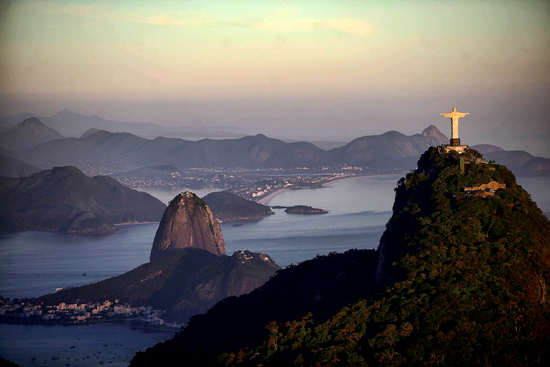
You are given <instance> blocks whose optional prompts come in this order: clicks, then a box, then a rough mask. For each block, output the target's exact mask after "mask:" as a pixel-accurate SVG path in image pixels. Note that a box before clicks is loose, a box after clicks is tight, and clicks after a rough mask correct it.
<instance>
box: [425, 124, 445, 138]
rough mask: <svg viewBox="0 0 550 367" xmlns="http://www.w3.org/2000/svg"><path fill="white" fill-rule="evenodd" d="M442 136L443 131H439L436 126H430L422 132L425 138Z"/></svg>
mask: <svg viewBox="0 0 550 367" xmlns="http://www.w3.org/2000/svg"><path fill="white" fill-rule="evenodd" d="M440 134H441V131H439V129H438V128H437V127H435V126H434V125H430V126H428V127H427V128H425V129H424V131H422V135H424V136H434V135H440Z"/></svg>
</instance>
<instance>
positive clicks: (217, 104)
mask: <svg viewBox="0 0 550 367" xmlns="http://www.w3.org/2000/svg"><path fill="white" fill-rule="evenodd" d="M0 96H1V98H0V99H1V101H0V117H3V116H6V115H11V114H17V113H23V112H33V113H36V114H38V115H44V116H49V115H53V114H55V113H56V112H59V111H60V110H62V109H64V108H67V109H71V110H73V111H75V112H78V113H82V114H85V115H98V116H100V117H103V118H106V119H110V120H116V121H131V122H156V123H159V124H163V125H167V126H178V125H188V126H196V127H200V126H202V127H205V128H208V127H211V126H232V127H235V128H236V129H238V130H240V131H242V132H243V133H247V134H255V133H264V134H266V135H268V136H272V137H278V138H284V139H293V140H314V141H315V140H317V141H318V140H335V141H349V140H351V139H353V138H355V137H359V136H364V135H374V134H380V133H383V132H385V131H388V130H397V131H400V132H402V133H404V134H407V135H411V134H414V133H419V132H421V131H422V130H423V129H424V128H426V127H427V126H429V125H435V126H436V127H437V128H438V129H439V130H441V131H442V132H443V133H444V134H445V135H447V136H449V137H450V123H449V121H448V119H445V118H442V117H441V116H440V115H439V114H440V113H441V112H445V111H450V110H451V109H452V107H456V108H457V109H458V110H464V111H468V112H470V114H469V115H468V116H467V117H465V118H464V119H461V121H460V137H461V140H462V142H463V143H464V144H469V145H475V144H482V143H487V144H494V145H499V146H501V147H502V148H504V149H507V150H512V149H523V150H526V151H529V152H530V153H532V154H535V155H542V156H545V157H550V124H549V123H548V119H549V118H548V116H550V106H549V105H550V104H549V103H548V101H549V100H550V2H546V1H506V0H504V1H437V2H435V1H422V2H414V1H345V0H341V1H284V0H278V1H246V0H243V1H155V2H150V1H101V0H98V1H85V0H81V1H78V0H75V1H61V0H59V1H56V0H52V1H39V0H18V1H1V2H0Z"/></svg>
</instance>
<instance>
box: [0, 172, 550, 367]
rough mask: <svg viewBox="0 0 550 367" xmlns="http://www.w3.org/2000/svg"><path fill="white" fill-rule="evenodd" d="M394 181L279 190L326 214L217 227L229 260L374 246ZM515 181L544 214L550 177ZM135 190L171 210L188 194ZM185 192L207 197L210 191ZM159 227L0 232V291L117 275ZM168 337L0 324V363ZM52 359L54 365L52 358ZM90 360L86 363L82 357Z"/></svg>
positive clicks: (110, 353) (139, 260) (279, 213)
mask: <svg viewBox="0 0 550 367" xmlns="http://www.w3.org/2000/svg"><path fill="white" fill-rule="evenodd" d="M399 178H400V176H398V175H391V176H372V177H357V178H351V179H346V180H342V181H339V182H334V183H332V184H331V185H330V187H328V188H324V189H307V190H293V191H285V192H283V193H281V194H279V195H277V196H276V197H275V198H273V199H272V200H271V202H270V205H272V206H276V205H281V206H289V205H310V206H313V207H316V208H322V209H325V210H328V211H329V213H328V214H324V215H313V216H311V215H298V214H286V213H284V211H283V210H282V209H276V210H274V212H275V215H272V216H269V217H266V218H265V219H264V220H262V221H259V222H255V223H242V224H243V226H238V227H234V226H233V225H234V224H235V223H231V224H223V225H222V227H221V228H222V232H223V235H224V239H225V243H226V251H227V253H228V254H232V253H233V252H234V251H236V250H245V249H247V250H251V251H254V252H262V253H267V254H269V255H270V256H271V257H272V258H273V259H274V260H275V261H276V262H277V263H278V264H279V265H280V266H282V267H285V266H287V265H289V264H291V263H294V264H296V263H299V262H301V261H304V260H307V259H310V258H312V257H314V256H315V255H317V254H327V253H329V252H331V251H337V252H342V251H346V250H348V249H351V248H364V249H368V248H376V247H377V246H378V241H379V239H380V236H381V234H382V232H383V230H384V226H385V223H386V222H387V220H388V219H389V217H390V215H391V207H392V204H393V200H394V191H393V190H394V188H395V186H396V183H397V181H398V179H399ZM518 182H519V183H520V184H521V185H522V186H523V187H524V188H525V189H526V190H527V191H529V192H530V193H531V196H532V197H533V199H534V200H535V201H536V202H537V203H538V205H539V207H540V208H541V209H542V210H543V211H544V212H545V214H546V215H547V216H548V215H549V213H550V178H545V177H531V178H519V179H518ZM140 190H142V191H146V192H149V193H150V194H152V195H153V196H156V197H157V198H159V199H160V200H161V201H163V202H164V203H167V202H168V201H169V200H171V199H172V198H173V197H174V196H176V195H177V194H178V193H179V192H181V191H186V190H187V189H186V188H183V187H169V188H140ZM190 191H193V192H195V193H196V194H197V195H198V196H200V197H203V196H205V195H207V194H208V193H209V192H212V191H216V190H213V189H203V190H190ZM157 227H158V224H156V223H151V224H136V225H123V226H119V227H118V229H119V231H118V232H117V233H115V234H113V235H110V236H75V235H60V234H56V233H46V232H21V233H11V234H5V233H3V234H0V294H1V295H2V296H4V297H9V298H16V297H36V296H40V295H43V294H46V293H51V292H54V291H55V288H58V287H73V286H79V285H84V284H89V283H94V282H97V281H100V280H102V279H106V278H109V277H113V276H116V275H120V274H122V273H124V272H126V271H128V270H131V269H133V268H135V267H137V266H139V265H141V264H143V263H146V262H148V261H149V253H150V250H151V245H152V242H153V238H154V235H155V232H156V230H157ZM83 274H86V275H85V276H84V275H83ZM171 335H172V334H170V333H153V334H151V333H144V332H143V331H139V330H132V329H130V327H129V326H128V325H126V324H113V323H109V324H95V325H91V326H61V325H57V326H46V325H27V326H24V325H9V324H0V356H1V357H4V358H7V359H10V360H12V361H14V362H16V363H19V364H22V365H37V364H42V363H43V361H44V360H47V363H45V365H50V366H53V365H59V366H65V365H66V364H70V365H71V366H85V365H91V364H99V362H100V361H104V362H105V364H108V363H109V362H112V363H111V364H110V365H118V366H121V365H127V363H128V362H127V359H126V360H125V358H127V356H128V355H131V354H133V353H134V351H135V350H139V349H143V348H146V347H149V346H152V345H154V344H156V343H157V342H159V341H161V340H164V339H166V338H168V337H170V336H171ZM104 344H107V346H104ZM120 344H123V346H120ZM70 346H75V348H70ZM98 352H101V353H98ZM115 353H116V354H115ZM124 353H126V354H124ZM52 356H56V357H57V356H58V357H60V358H59V360H52V359H51V357H52ZM86 356H89V357H90V358H84V359H83V357H86ZM31 358H36V362H34V363H32V364H31V360H30V359H31ZM67 358H71V359H67ZM102 358H103V359H102ZM76 359H79V361H76Z"/></svg>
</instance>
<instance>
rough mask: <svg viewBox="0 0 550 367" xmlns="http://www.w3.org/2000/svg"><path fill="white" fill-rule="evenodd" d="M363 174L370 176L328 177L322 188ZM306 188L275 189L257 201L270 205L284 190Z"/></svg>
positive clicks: (301, 188)
mask: <svg viewBox="0 0 550 367" xmlns="http://www.w3.org/2000/svg"><path fill="white" fill-rule="evenodd" d="M363 176H368V175H350V176H344V177H335V178H333V179H328V180H327V182H325V183H323V184H322V186H321V188H325V187H327V186H328V185H330V184H332V183H335V182H339V181H343V180H347V179H350V178H356V177H363ZM311 188H314V189H318V188H319V187H311ZM304 189H310V187H300V188H283V189H277V190H275V191H273V192H272V193H270V194H269V195H267V196H265V197H263V198H261V199H260V200H258V201H257V203H258V204H262V205H267V206H269V203H270V202H271V200H272V199H273V198H274V197H275V196H277V195H279V194H280V193H282V192H285V191H289V190H304Z"/></svg>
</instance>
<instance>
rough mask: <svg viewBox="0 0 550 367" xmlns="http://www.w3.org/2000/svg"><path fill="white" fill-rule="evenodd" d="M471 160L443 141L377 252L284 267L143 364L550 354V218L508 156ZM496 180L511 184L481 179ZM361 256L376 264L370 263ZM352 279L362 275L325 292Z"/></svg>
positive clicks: (500, 361)
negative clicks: (463, 166)
mask: <svg viewBox="0 0 550 367" xmlns="http://www.w3.org/2000/svg"><path fill="white" fill-rule="evenodd" d="M465 157H466V158H467V159H470V160H472V161H474V162H475V161H476V158H481V155H480V154H479V153H478V152H476V151H474V150H469V151H468V152H467V153H466V154H465ZM458 162H459V160H458V157H457V153H456V152H446V151H445V150H444V149H441V148H439V149H438V148H430V149H429V150H428V151H427V152H425V153H424V154H423V155H422V156H421V158H420V160H419V161H418V169H416V170H415V171H412V172H411V173H409V174H408V175H407V176H406V177H404V178H403V179H401V180H400V181H399V183H398V186H397V188H396V199H395V203H394V206H393V215H392V217H391V218H390V220H389V221H388V224H387V228H386V231H385V233H384V235H383V237H382V239H381V242H380V246H379V249H378V250H377V252H376V253H375V259H374V261H372V260H367V258H369V257H368V256H367V258H365V257H363V255H362V254H365V253H366V252H363V251H359V252H350V253H346V254H344V255H331V256H328V257H320V258H316V259H313V260H310V261H306V262H304V263H302V264H299V265H297V266H295V267H290V268H288V269H285V270H282V271H280V272H279V273H278V274H277V275H276V276H275V277H274V278H273V279H271V280H270V281H269V282H267V283H266V284H265V285H264V286H263V287H262V288H261V289H259V290H256V291H254V292H252V293H251V294H249V295H246V296H242V297H239V298H229V299H227V300H224V301H223V302H220V303H219V304H217V305H216V306H215V307H213V308H212V309H211V310H210V311H209V312H207V313H206V314H205V315H203V316H200V317H197V318H195V319H193V320H191V322H190V324H189V326H188V328H186V329H185V330H184V331H183V332H182V333H180V334H178V335H177V336H176V337H175V338H174V339H173V340H171V341H169V342H166V343H163V344H159V345H157V346H155V347H153V348H151V349H149V350H147V351H146V352H142V353H138V354H137V355H136V357H135V358H134V359H133V361H132V366H154V365H163V366H175V365H185V366H237V365H243V366H245V365H250V364H253V365H262V366H314V365H323V366H379V365H391V366H398V365H407V366H409V365H419V366H424V365H430V366H431V365H446V366H464V365H468V366H481V365H484V366H486V365H492V366H497V365H499V366H500V365H510V366H534V365H537V366H538V365H547V364H548V363H550V307H549V304H548V301H549V300H550V299H549V294H548V290H547V286H546V285H547V284H548V282H549V281H550V260H549V259H550V222H549V221H548V219H547V218H546V217H545V216H544V215H543V214H542V212H541V211H540V209H539V208H537V206H536V204H535V203H534V202H533V201H532V200H531V199H530V196H529V194H528V193H527V192H525V190H523V189H522V187H521V186H519V185H518V184H517V183H516V180H515V177H514V175H513V174H512V173H511V172H510V171H509V170H508V169H507V168H506V167H505V166H502V165H498V164H482V163H474V164H472V165H471V166H470V167H469V169H468V170H467V171H466V172H462V171H461V170H460V167H459V165H458ZM490 182H494V184H492V186H494V187H496V186H495V185H496V184H498V185H497V186H499V187H500V188H499V189H498V190H496V191H492V190H475V189H474V188H477V187H481V185H484V184H488V183H490ZM504 185H505V187H504ZM465 188H467V189H466V190H465ZM346 256H348V257H346ZM376 258H377V259H376ZM354 261H356V262H357V263H361V262H364V261H372V262H370V265H368V264H365V263H361V269H362V271H364V273H356V272H354V271H353V269H354V264H355V263H354ZM329 262H331V264H330V265H329V264H328V263H329ZM374 267H376V268H377V270H376V271H373V268H374ZM332 269H342V270H340V273H337V274H336V271H338V270H336V271H335V272H332V271H331V270H332ZM367 269H369V270H367ZM309 279H318V283H315V285H314V286H310V285H308V280H309ZM339 282H346V284H348V285H350V286H346V287H342V288H340V287H337V286H335V287H334V288H332V289H333V292H330V293H328V294H323V293H322V291H321V289H328V288H331V287H332V286H334V285H336V284H338V283H339ZM293 285H294V286H295V287H297V288H290V289H294V290H295V291H294V292H292V291H290V292H289V291H288V288H287V287H292V286H293ZM301 287H303V288H301ZM349 289H353V292H352V294H353V296H352V298H353V299H349V298H347V297H346V292H347V291H349ZM375 290H376V291H377V292H378V293H376V294H374V293H375ZM300 295H301V296H300ZM340 297H344V299H345V300H344V304H338V300H339V299H340ZM312 299H313V300H314V302H311V300H312ZM269 302H274V303H275V305H274V306H273V307H266V309H265V311H264V310H263V308H262V307H264V306H263V305H264V304H269ZM317 302H319V303H317ZM324 302H328V303H332V305H333V306H334V307H333V308H330V307H323V306H318V305H324V304H325V303H324ZM257 304H260V305H262V307H259V308H255V309H254V308H253V307H255V306H256V305H257ZM253 309H254V310H255V311H256V312H251V314H252V316H248V315H247V313H246V312H244V311H243V310H253ZM236 325H246V327H245V328H244V329H242V328H241V327H236ZM222 336H223V337H222Z"/></svg>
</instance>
